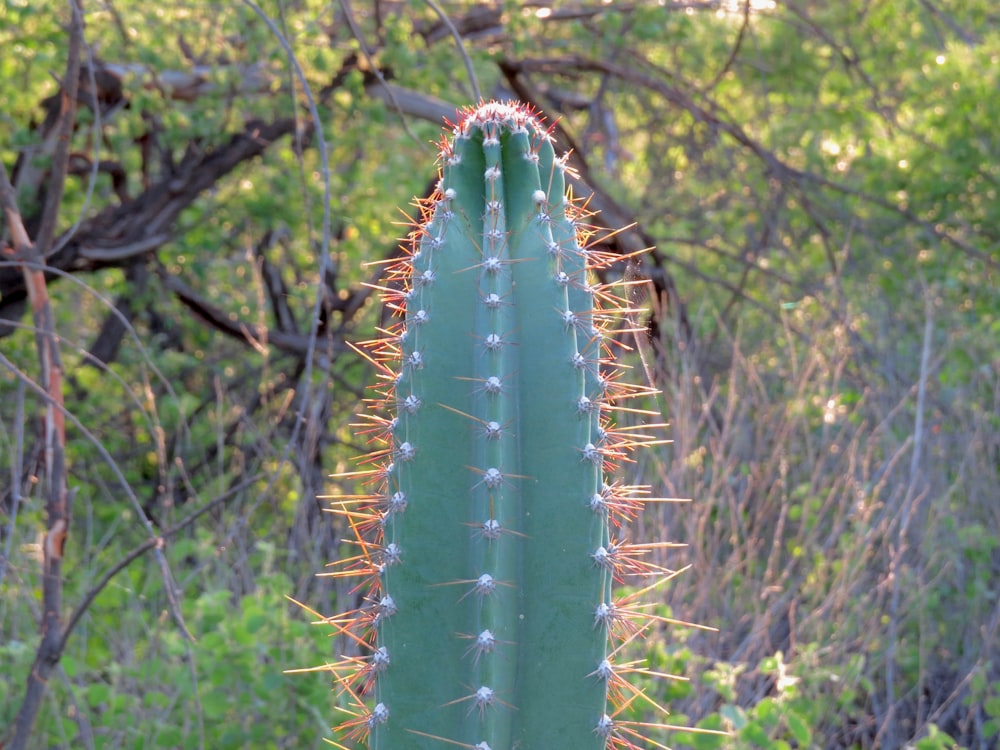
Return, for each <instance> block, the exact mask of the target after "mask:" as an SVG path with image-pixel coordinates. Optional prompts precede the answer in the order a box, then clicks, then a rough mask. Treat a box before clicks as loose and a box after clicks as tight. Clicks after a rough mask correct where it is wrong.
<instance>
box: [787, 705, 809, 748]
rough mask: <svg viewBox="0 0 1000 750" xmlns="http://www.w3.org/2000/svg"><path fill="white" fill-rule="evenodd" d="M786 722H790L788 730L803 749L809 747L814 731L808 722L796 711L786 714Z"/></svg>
mask: <svg viewBox="0 0 1000 750" xmlns="http://www.w3.org/2000/svg"><path fill="white" fill-rule="evenodd" d="M785 721H787V722H788V729H789V731H791V733H792V736H793V737H794V738H795V740H796V742H798V743H799V745H802V746H803V747H808V746H809V744H810V743H811V742H812V730H811V729H810V728H809V725H808V723H807V722H806V720H805V719H804V718H803V717H802V716H801V715H799V714H797V713H795V712H794V711H789V712H788V713H786V714H785Z"/></svg>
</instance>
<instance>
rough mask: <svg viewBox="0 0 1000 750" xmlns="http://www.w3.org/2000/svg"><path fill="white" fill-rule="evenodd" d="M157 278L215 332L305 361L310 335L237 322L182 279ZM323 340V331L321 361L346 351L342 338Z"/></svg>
mask: <svg viewBox="0 0 1000 750" xmlns="http://www.w3.org/2000/svg"><path fill="white" fill-rule="evenodd" d="M158 274H159V277H160V280H161V281H162V283H163V286H164V287H165V288H166V289H168V290H169V291H171V292H173V294H174V296H176V297H177V299H178V301H179V302H181V303H182V304H183V305H184V306H185V307H187V308H188V309H189V310H191V311H192V312H193V313H195V314H196V315H197V316H198V317H199V318H201V319H202V320H204V321H205V322H206V323H208V324H209V325H210V326H212V328H214V329H216V330H217V331H219V332H220V333H223V334H225V335H226V336H228V337H229V338H231V339H234V340H236V341H239V342H240V343H241V344H244V345H247V346H249V347H251V348H253V349H255V350H258V351H261V350H263V349H264V348H266V347H267V346H269V345H270V346H274V347H276V348H277V349H280V350H281V351H284V352H287V353H289V354H294V355H296V356H298V357H305V356H307V355H308V354H309V351H310V346H309V340H310V337H309V336H308V335H307V334H301V333H295V332H289V331H282V330H277V329H273V328H268V327H267V326H264V325H261V324H258V323H246V322H243V321H239V320H234V319H232V318H230V316H229V314H228V313H227V312H225V311H224V310H222V309H220V308H218V307H216V306H215V305H213V304H212V303H211V302H210V301H209V300H207V299H206V298H205V297H203V296H201V295H200V294H199V293H198V292H197V291H195V290H194V289H192V288H191V287H190V286H188V285H187V283H185V282H184V281H183V279H181V278H180V277H179V276H176V275H174V274H171V273H169V272H168V271H167V270H166V269H163V268H160V269H158ZM323 336H324V333H323V331H320V332H319V341H320V344H321V345H320V346H318V347H316V348H315V351H316V354H317V355H319V356H320V357H322V358H324V359H327V360H329V359H330V358H332V357H333V356H334V355H336V354H339V353H341V352H344V351H347V346H346V344H344V342H343V340H341V339H340V338H339V337H338V338H337V339H335V340H334V341H327V342H325V343H324V341H323Z"/></svg>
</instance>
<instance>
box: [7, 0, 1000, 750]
mask: <svg viewBox="0 0 1000 750" xmlns="http://www.w3.org/2000/svg"><path fill="white" fill-rule="evenodd" d="M259 2H260V5H259V6H258V5H255V4H254V3H253V2H249V0H244V2H232V3H215V2H179V1H178V0H163V1H162V2H158V3H156V4H155V5H153V6H151V5H149V4H147V3H139V2H134V1H133V0H104V1H102V2H87V1H86V0H80V2H79V4H77V3H76V2H56V1H55V0H31V1H30V2H29V0H6V1H5V2H4V3H3V4H2V5H0V50H2V52H0V101H2V102H3V107H2V109H0V162H2V163H3V166H4V168H5V170H6V172H7V174H8V176H9V183H10V184H9V186H8V187H9V188H10V189H9V190H5V197H12V201H8V205H7V211H6V214H5V218H4V219H3V221H4V223H3V224H0V248H2V249H3V253H2V254H0V746H2V745H3V740H4V739H7V740H8V741H9V740H10V739H11V737H13V736H14V727H15V722H16V720H17V717H18V716H19V714H20V715H21V717H22V720H23V718H24V716H25V715H26V712H27V713H31V712H34V713H36V714H37V718H35V719H34V729H33V733H32V734H31V740H30V743H29V744H28V745H26V746H27V747H33V748H213V749H216V748H242V747H251V746H252V747H261V748H292V747H294V748H310V747H315V748H319V747H323V746H325V745H324V741H323V738H324V737H329V736H331V732H330V727H331V726H332V725H334V724H336V723H338V722H339V721H340V720H342V719H343V718H344V716H343V714H341V713H339V712H338V710H337V706H336V700H335V694H334V692H333V691H332V689H331V678H330V676H329V675H328V674H324V673H323V672H318V673H311V674H310V673H307V674H295V675H289V674H285V673H284V670H288V669H295V668H301V667H309V666H315V665H322V664H323V663H325V662H328V661H332V660H333V659H335V658H336V657H337V656H338V655H339V654H340V653H342V651H343V649H345V648H348V645H347V644H343V643H340V642H338V641H337V639H335V638H332V637H331V633H332V631H331V629H330V628H329V627H324V626H322V625H314V624H310V623H311V621H312V620H314V619H316V618H315V617H313V616H312V615H310V614H309V613H308V612H306V611H304V610H302V609H301V608H299V607H297V606H296V605H295V604H293V603H291V602H290V601H288V599H287V598H286V597H292V598H294V599H296V600H298V601H300V602H303V603H305V604H307V605H308V606H309V607H310V608H312V609H314V610H316V611H317V612H319V613H322V614H326V615H330V614H334V613H335V612H337V611H338V610H341V609H345V608H350V607H352V606H355V605H354V603H353V602H352V599H353V598H354V597H353V596H352V595H351V594H350V592H349V588H350V584H349V583H344V582H338V581H337V579H332V578H324V577H317V575H316V574H317V573H321V572H323V570H324V567H325V566H326V564H327V563H328V562H330V561H332V560H334V559H336V558H337V557H338V556H342V555H346V554H354V551H353V550H352V549H351V548H350V547H349V546H348V545H343V544H342V543H341V540H342V538H344V537H347V538H350V537H351V531H350V529H347V528H345V523H344V521H343V519H340V518H338V517H335V516H333V515H331V514H328V513H325V512H324V507H325V505H326V502H325V501H324V500H323V499H322V496H323V495H329V494H338V493H350V492H355V491H360V490H359V489H358V488H356V487H353V486H352V485H351V483H350V482H349V481H348V480H346V479H342V480H334V479H331V478H330V475H331V474H333V473H336V472H344V471H349V470H350V469H351V467H352V465H353V464H352V459H353V458H354V457H356V456H358V455H359V454H363V453H364V452H365V451H366V449H367V448H366V439H367V436H366V435H360V436H359V435H358V434H356V431H355V430H354V429H353V428H352V426H351V424H352V422H355V421H356V420H355V414H356V413H357V412H358V411H359V410H360V409H361V408H363V404H362V400H363V399H364V398H366V397H367V396H368V395H369V393H370V391H368V390H367V386H368V385H369V384H370V383H373V382H375V373H374V372H373V369H372V368H371V366H370V365H369V364H368V363H367V362H365V361H364V360H363V359H362V358H361V357H359V356H358V355H357V354H355V353H354V352H353V351H352V350H351V349H350V348H349V347H348V346H347V344H348V342H357V341H363V340H367V339H371V338H372V337H374V336H375V335H376V328H377V327H378V326H380V325H383V324H384V323H385V322H386V321H387V320H388V315H389V312H388V311H386V310H384V309H383V308H382V306H381V305H380V303H379V300H378V295H377V293H376V292H374V291H373V290H372V288H371V286H369V284H374V283H377V280H378V278H379V275H380V272H381V268H382V266H381V265H379V263H380V262H381V261H384V260H386V259H389V258H392V257H396V256H397V255H398V253H399V252H400V251H399V249H398V241H399V238H401V237H403V236H405V235H406V233H407V231H408V229H407V226H406V224H407V222H408V219H407V215H411V216H412V215H415V214H416V209H415V208H414V205H413V201H414V198H419V197H421V196H426V195H429V193H430V191H431V190H432V187H433V184H434V181H435V179H436V174H435V170H436V166H435V158H436V153H437V149H436V147H435V145H434V143H435V141H436V140H437V139H438V138H439V135H440V128H441V125H442V123H443V118H445V117H447V118H450V119H454V117H455V111H456V108H457V107H461V106H464V105H469V104H472V103H474V102H475V100H476V98H477V96H479V95H481V96H483V97H485V98H517V99H521V100H524V101H526V102H529V103H530V104H531V105H533V106H534V107H536V108H537V109H538V110H539V111H540V112H541V113H543V114H544V115H545V116H546V117H547V118H548V120H549V121H550V122H553V123H555V128H554V131H553V133H554V135H555V137H556V139H557V142H558V146H559V148H561V149H562V150H566V151H571V152H572V153H571V156H570V161H569V163H570V164H571V166H572V167H573V168H574V170H575V173H576V179H575V180H574V183H573V191H574V195H575V196H576V197H578V198H581V199H583V200H586V201H588V203H587V205H588V208H589V209H591V210H594V211H597V212H598V213H596V214H595V215H594V216H593V217H592V219H591V221H592V222H593V223H594V224H595V234H594V238H595V241H596V242H597V243H598V244H599V245H600V246H601V247H602V249H604V250H607V251H609V252H614V253H621V254H628V253H632V252H634V251H636V250H639V249H642V248H646V247H653V248H655V249H654V250H651V251H650V252H649V253H647V254H646V255H645V256H644V257H643V258H642V259H641V260H633V261H631V262H625V261H623V262H622V263H620V264H619V265H618V266H615V267H613V268H611V269H610V270H609V271H608V272H607V273H608V278H607V279H605V280H614V278H616V277H620V278H628V279H632V280H634V279H645V280H647V283H645V284H644V285H641V286H636V287H634V296H635V300H634V301H635V302H636V303H637V304H640V303H641V304H642V306H643V313H642V317H643V323H644V325H645V329H646V330H645V333H643V334H640V335H639V336H638V339H639V340H638V341H632V340H631V339H629V341H628V343H630V345H632V346H633V348H634V351H635V354H634V355H630V358H629V359H628V361H627V362H626V364H629V365H631V366H632V367H633V371H632V373H633V378H634V379H635V380H636V381H638V382H650V381H651V382H652V383H653V384H654V385H655V386H656V387H657V388H659V389H660V390H661V392H662V393H661V396H660V397H659V399H658V400H656V402H655V404H651V405H652V406H653V407H654V408H656V409H658V410H660V411H661V412H662V414H663V417H664V419H666V420H668V421H669V422H670V427H669V429H668V430H667V431H666V432H667V435H666V436H667V437H669V438H671V439H672V440H673V442H672V444H669V445H666V446H661V447H658V448H657V449H656V451H655V452H648V453H646V454H645V455H643V456H642V457H641V458H640V460H639V462H638V463H637V464H634V465H626V469H625V470H624V473H623V475H622V477H621V479H622V481H625V482H628V483H634V482H648V483H651V484H652V485H653V488H654V494H657V495H666V496H674V497H683V498H690V500H691V502H690V503H684V504H671V505H654V506H652V507H651V509H650V510H649V511H648V512H647V513H646V514H645V515H643V516H642V517H641V518H639V519H637V521H636V522H635V523H634V524H633V527H632V528H631V529H630V532H629V534H630V537H631V538H633V539H635V540H639V541H643V540H647V541H648V540H669V541H676V542H682V543H686V545H687V546H686V547H685V548H683V549H675V550H670V551H669V554H667V553H666V552H664V553H663V554H664V557H663V559H661V560H660V561H659V562H661V563H662V564H664V565H668V566H670V567H672V568H674V569H679V568H682V567H684V566H690V567H689V568H688V569H687V570H686V571H685V572H684V573H683V574H681V575H680V576H678V577H677V578H675V579H674V580H673V581H672V582H671V583H670V584H669V585H668V586H666V587H663V588H662V589H661V590H660V591H659V592H658V593H657V608H656V611H657V613H658V614H663V615H669V616H671V617H674V618H678V619H681V620H685V621H690V622H693V623H700V624H704V625H709V626H712V627H714V628H718V632H717V633H716V632H706V631H703V630H698V629H694V628H685V627H681V626H670V627H667V626H664V627H662V628H660V629H659V630H657V631H656V632H651V633H649V635H648V637H647V638H646V639H645V640H644V641H643V642H641V643H637V644H635V653H634V654H633V655H632V656H633V657H634V658H637V659H639V658H644V659H647V660H648V664H649V666H650V668H651V669H653V670H656V671H659V672H670V673H674V674H678V675H683V676H685V677H687V680H686V681H680V680H660V679H653V678H648V679H646V680H645V681H644V682H643V687H644V689H646V690H647V691H648V692H649V693H650V694H651V695H653V696H655V697H656V699H657V700H658V701H659V702H660V703H661V704H663V705H665V706H667V707H668V708H669V709H670V711H671V714H672V716H671V718H670V720H671V721H672V722H673V723H675V724H678V725H684V726H694V725H699V726H704V727H710V728H722V729H727V730H731V731H732V732H733V733H734V736H733V738H732V739H731V740H729V741H726V742H721V741H720V740H719V739H718V738H716V737H709V736H705V735H700V736H699V735H697V734H694V733H691V732H685V731H674V732H669V733H662V734H657V733H653V737H652V739H654V740H655V741H656V742H657V743H660V744H659V745H656V747H664V746H669V747H673V748H713V747H722V746H725V747H733V748H774V749H780V748H903V747H913V748H919V749H920V750H933V749H935V748H955V747H963V748H965V747H967V748H977V749H985V748H997V747H998V737H1000V632H998V628H1000V586H998V583H997V581H998V580H1000V489H998V488H1000V415H998V412H1000V405H998V401H1000V279H998V272H1000V229H998V227H1000V200H998V195H997V192H998V187H1000V185H998V182H1000V130H998V127H997V123H998V122H1000V90H998V87H1000V8H998V7H997V5H996V4H995V2H993V0H962V1H961V2H960V1H959V0H895V1H894V2H871V1H870V0H843V1H842V2H836V3H828V2H825V0H824V1H822V2H820V1H816V2H812V1H810V0H793V1H788V2H786V1H784V0H776V1H775V2H766V1H764V0H752V1H750V2H747V1H746V0H727V1H708V0H694V1H692V2H674V1H672V0H660V1H659V2H656V1H655V0H642V1H641V2H612V1H610V0H604V1H603V2H601V1H600V0H578V1H577V2H565V3H549V2H545V3H542V2H457V1H452V2H446V1H445V0H438V2H432V1H431V0H413V1H412V2H409V1H404V0H399V1H395V2H393V1H388V0H386V1H382V0H341V1H340V2H333V3H329V2H319V0H259ZM74 8H75V9H76V12H75V13H74V10H73V9H74ZM74 19H75V20H74ZM69 84H73V85H72V86H71V85H69ZM74 89H75V91H76V96H75V99H73V98H71V97H70V94H71V93H72V91H73V90H74ZM477 92H478V93H477ZM60 144H63V148H64V153H62V155H61V152H60ZM11 205H15V206H16V210H17V212H18V213H19V215H20V217H21V219H22V220H23V224H24V226H25V228H26V230H27V232H28V234H29V236H30V237H31V238H32V239H33V240H34V241H35V242H36V243H37V250H38V252H39V253H40V254H41V255H42V256H44V261H45V265H46V269H47V276H46V286H47V290H48V295H49V297H50V302H51V318H50V321H49V322H48V323H45V321H43V320H42V318H40V317H39V315H38V314H37V311H36V313H35V314H33V312H32V309H31V308H32V306H31V304H30V301H29V294H28V293H29V286H30V285H31V284H32V283H37V282H38V279H37V278H36V279H35V281H34V282H32V281H31V280H30V279H29V277H28V275H26V274H25V273H24V272H23V271H24V267H23V265H22V263H21V261H22V260H23V258H22V257H20V256H18V255H17V254H16V253H15V252H14V250H13V248H14V246H15V245H16V238H17V231H16V229H17V228H16V227H15V226H14V225H13V223H12V221H11V216H12V215H13V214H12V213H11V211H10V206H11ZM621 227H628V228H627V229H625V230H624V231H622V232H620V233H618V234H615V235H613V236H608V235H609V234H610V231H611V230H615V229H619V228H621ZM40 238H41V239H40ZM370 264H375V265H370ZM33 267H34V268H37V267H38V266H37V265H36V266H33ZM43 323H45V325H48V326H50V330H51V331H52V333H53V335H54V336H55V337H56V339H55V340H56V341H57V346H58V351H59V354H60V357H61V361H62V367H63V378H62V382H61V384H59V388H60V390H61V393H62V398H63V399H64V404H65V406H64V408H65V414H66V434H65V457H66V475H65V483H66V486H67V487H68V491H69V492H68V498H69V500H70V501H71V506H69V507H71V510H70V515H69V518H68V526H69V537H68V540H67V542H66V545H65V558H64V560H63V563H62V569H61V576H62V582H63V583H62V592H61V599H60V605H59V610H58V611H55V612H54V613H53V610H52V607H51V606H50V603H51V601H54V600H51V599H50V598H49V594H46V593H45V592H46V591H49V592H50V593H51V591H52V590H53V589H52V584H51V582H49V583H46V580H45V576H43V562H44V560H45V555H46V554H48V552H47V549H46V544H45V542H46V540H51V539H52V538H53V536H52V533H53V532H54V531H55V530H54V529H51V528H50V525H51V523H52V518H51V517H50V516H49V515H47V511H46V508H47V503H49V500H48V493H49V491H50V488H49V487H47V483H48V482H49V480H48V479H47V478H46V477H47V476H50V475H48V474H47V473H46V471H45V468H44V467H45V445H46V442H45V436H46V431H45V427H44V422H43V419H42V416H43V410H44V407H45V405H46V403H47V401H46V393H48V397H52V391H51V388H52V381H51V380H48V379H45V378H41V377H40V372H42V370H41V367H42V365H41V364H40V355H39V353H40V351H42V349H43V343H44V342H42V339H41V338H39V337H38V336H36V333H37V332H38V330H39V329H40V328H41V329H43V330H44V326H43ZM640 355H641V356H640ZM47 532H49V536H45V535H46V533H47ZM46 586H49V588H48V589H46ZM46 611H48V612H50V614H52V615H53V616H54V617H55V618H56V620H57V621H61V623H62V627H63V628H64V637H63V638H61V640H60V639H57V642H56V643H55V645H54V646H51V648H50V649H49V650H47V651H46V650H45V649H43V648H42V647H41V646H40V643H41V641H40V638H41V629H40V625H39V623H40V620H41V619H42V618H43V615H44V614H45V612H46ZM52 649H54V650H52ZM39 659H40V660H41V661H39ZM46 659H47V661H46ZM42 662H45V663H46V664H47V666H46V667H45V668H46V669H48V670H50V673H48V684H47V689H46V690H45V691H44V694H42V693H38V694H37V696H36V697H35V698H32V699H30V700H29V699H28V698H27V697H26V696H28V695H29V694H30V693H31V690H32V688H31V684H32V682H33V680H36V678H37V674H38V672H37V671H33V670H35V669H36V667H33V665H36V666H37V664H39V663H42ZM33 674H35V675H36V678H33V677H32V675H33ZM31 701H35V705H33V706H31V705H29V704H30V703H31ZM630 718H634V719H636V720H642V718H643V716H642V715H641V714H636V715H635V716H632V717H630ZM652 746H653V745H650V747H652Z"/></svg>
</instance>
